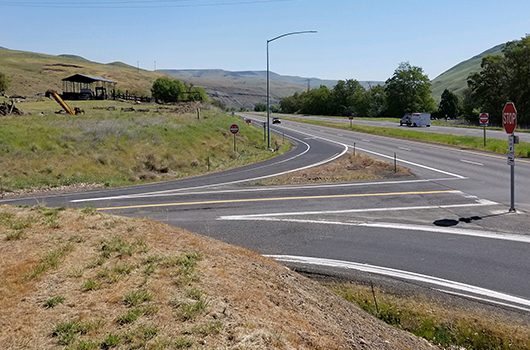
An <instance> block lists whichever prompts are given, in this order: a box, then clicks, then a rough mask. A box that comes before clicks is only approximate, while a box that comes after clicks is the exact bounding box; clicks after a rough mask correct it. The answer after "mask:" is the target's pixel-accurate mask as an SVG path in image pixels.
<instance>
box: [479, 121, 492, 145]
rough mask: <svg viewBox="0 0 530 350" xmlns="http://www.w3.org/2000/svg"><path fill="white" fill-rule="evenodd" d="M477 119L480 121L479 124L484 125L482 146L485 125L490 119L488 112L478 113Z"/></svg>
mask: <svg viewBox="0 0 530 350" xmlns="http://www.w3.org/2000/svg"><path fill="white" fill-rule="evenodd" d="M478 120H479V122H480V125H482V126H483V127H484V148H485V147H486V126H488V123H489V121H490V115H489V114H488V113H480V115H479V117H478Z"/></svg>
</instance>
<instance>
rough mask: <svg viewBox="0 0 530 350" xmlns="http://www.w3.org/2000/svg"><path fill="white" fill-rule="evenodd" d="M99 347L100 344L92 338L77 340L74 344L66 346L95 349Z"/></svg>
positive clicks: (68, 348)
mask: <svg viewBox="0 0 530 350" xmlns="http://www.w3.org/2000/svg"><path fill="white" fill-rule="evenodd" d="M96 349H100V344H99V343H98V342H96V341H93V340H84V339H82V340H78V341H77V342H76V343H75V344H74V345H70V346H68V347H66V350H96Z"/></svg>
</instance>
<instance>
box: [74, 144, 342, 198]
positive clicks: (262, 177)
mask: <svg viewBox="0 0 530 350" xmlns="http://www.w3.org/2000/svg"><path fill="white" fill-rule="evenodd" d="M293 139H295V140H297V141H299V142H302V143H304V144H306V145H307V147H308V149H307V150H306V151H305V152H303V153H301V154H298V155H296V156H295V157H298V156H300V155H302V154H304V153H306V152H308V151H309V149H310V148H311V146H309V144H308V143H306V142H304V141H302V140H299V139H296V138H294V137H293ZM335 143H336V144H339V145H341V146H343V147H344V149H343V150H342V151H341V152H338V153H337V154H335V155H333V156H331V157H330V158H328V159H324V160H322V161H320V162H317V163H313V164H310V165H306V166H303V167H300V168H297V169H291V170H287V171H283V172H280V173H275V174H269V175H264V176H259V177H254V178H250V179H242V180H235V181H228V182H223V183H215V184H209V185H203V186H196V187H187V188H180V189H174V190H165V191H155V192H147V193H141V194H133V195H124V196H111V197H100V198H87V199H74V200H72V201H70V202H71V203H80V202H94V201H102V200H111V199H126V198H141V197H143V196H146V195H157V194H164V193H169V192H176V191H184V190H188V191H189V190H194V189H201V188H209V187H214V186H224V185H233V184H237V183H243V182H249V181H256V180H263V179H267V178H270V177H275V176H281V175H285V174H289V173H292V172H295V171H300V170H305V169H309V168H313V167H316V166H319V165H322V164H326V163H329V162H332V161H334V160H335V159H337V158H340V157H342V156H343V155H344V154H345V153H346V152H348V145H346V144H343V143H340V142H335ZM295 157H293V158H295ZM293 158H289V159H288V160H292V159H293ZM285 161H287V159H286V160H283V161H281V162H285ZM278 163H280V162H278ZM275 164H277V163H275Z"/></svg>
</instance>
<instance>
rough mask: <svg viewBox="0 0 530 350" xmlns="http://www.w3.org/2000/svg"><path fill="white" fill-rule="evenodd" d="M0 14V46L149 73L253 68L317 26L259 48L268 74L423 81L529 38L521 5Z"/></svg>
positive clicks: (141, 5)
mask: <svg viewBox="0 0 530 350" xmlns="http://www.w3.org/2000/svg"><path fill="white" fill-rule="evenodd" d="M109 4H110V5H109ZM88 6H90V7H92V6H95V7H96V8H88ZM0 16H1V17H2V27H3V29H2V30H1V31H0V46H4V47H7V48H10V49H17V50H25V51H35V52H42V53H49V54H63V53H69V54H76V55H80V56H83V57H86V58H88V59H90V60H94V61H98V62H104V63H109V62H113V61H123V62H126V63H128V64H131V65H134V66H136V64H137V62H138V61H139V62H140V66H141V67H142V68H145V69H150V70H152V69H153V68H154V61H156V66H157V68H167V69H169V68H173V69H192V68H220V69H227V70H265V69H266V50H265V49H266V40H267V39H270V38H272V37H275V36H277V35H280V34H283V33H285V32H291V31H299V30H317V31H318V33H317V34H308V35H298V36H290V37H286V38H283V39H280V40H278V41H275V42H273V43H271V46H270V60H271V70H272V71H275V72H277V73H280V74H288V75H299V76H306V77H319V78H327V79H349V78H353V79H358V80H386V79H387V78H388V77H390V76H391V75H392V73H393V71H394V69H395V68H396V67H397V65H398V64H399V63H400V62H402V61H409V62H410V63H411V64H414V65H418V66H421V67H422V68H423V69H424V70H425V72H426V73H427V74H428V75H429V77H430V78H434V77H436V76H437V75H438V74H440V73H442V72H443V71H445V70H446V69H448V68H450V67H452V66H453V65H455V64H457V63H459V62H460V61H462V60H465V59H467V58H470V57H471V56H474V55H476V54H478V53H480V52H482V51H484V50H486V49H489V48H490V47H492V46H495V45H497V44H500V43H503V42H506V41H509V40H515V39H519V38H521V37H522V36H524V35H525V34H526V33H530V1H528V0H505V1H500V0H498V1H495V0H460V1H457V0H444V1H442V0H393V1H392V0H350V1H346V0H328V1H323V0H285V1H282V0H277V1H275V0H92V1H81V0H0Z"/></svg>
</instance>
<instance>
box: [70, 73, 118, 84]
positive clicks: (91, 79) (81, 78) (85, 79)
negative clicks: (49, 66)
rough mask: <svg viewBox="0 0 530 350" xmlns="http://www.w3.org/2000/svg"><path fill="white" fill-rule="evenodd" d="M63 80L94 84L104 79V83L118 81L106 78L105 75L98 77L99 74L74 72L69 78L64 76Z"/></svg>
mask: <svg viewBox="0 0 530 350" xmlns="http://www.w3.org/2000/svg"><path fill="white" fill-rule="evenodd" d="M63 81H72V82H75V83H86V84H92V83H95V82H97V81H102V82H104V83H113V84H114V83H116V82H115V81H113V80H109V79H105V78H103V77H97V76H90V75H85V74H74V75H72V76H69V77H68V78H64V79H63Z"/></svg>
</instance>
